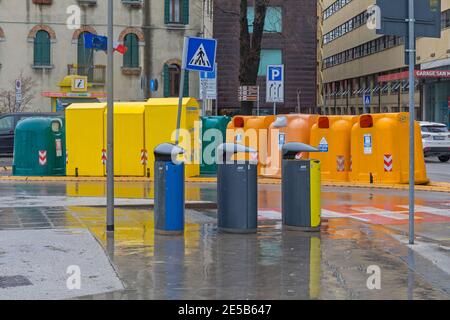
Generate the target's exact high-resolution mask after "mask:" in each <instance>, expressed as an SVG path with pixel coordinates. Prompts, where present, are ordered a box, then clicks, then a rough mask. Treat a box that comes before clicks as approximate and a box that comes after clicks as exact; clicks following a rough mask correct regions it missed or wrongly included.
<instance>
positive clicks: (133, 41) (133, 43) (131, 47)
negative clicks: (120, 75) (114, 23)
mask: <svg viewBox="0 0 450 320" xmlns="http://www.w3.org/2000/svg"><path fill="white" fill-rule="evenodd" d="M124 45H125V47H127V49H128V50H127V52H125V54H124V55H123V67H124V68H139V39H138V36H137V35H135V34H134V33H129V34H127V35H126V36H125V38H124Z"/></svg>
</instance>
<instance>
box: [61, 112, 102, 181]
mask: <svg viewBox="0 0 450 320" xmlns="http://www.w3.org/2000/svg"><path fill="white" fill-rule="evenodd" d="M105 109H106V103H76V104H72V105H70V106H69V107H67V108H66V130H67V131H66V146H67V151H66V153H67V155H66V156H67V176H93V177H100V176H104V175H105V173H106V172H105V165H106V145H105V136H104V135H105V126H106V123H105V121H104V120H105V119H104V117H105Z"/></svg>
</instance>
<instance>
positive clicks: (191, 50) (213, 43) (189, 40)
mask: <svg viewBox="0 0 450 320" xmlns="http://www.w3.org/2000/svg"><path fill="white" fill-rule="evenodd" d="M216 50H217V40H216V39H207V38H194V37H186V38H185V43H184V54H183V58H184V59H183V67H184V68H185V69H186V70H192V71H204V72H213V71H214V65H215V62H216Z"/></svg>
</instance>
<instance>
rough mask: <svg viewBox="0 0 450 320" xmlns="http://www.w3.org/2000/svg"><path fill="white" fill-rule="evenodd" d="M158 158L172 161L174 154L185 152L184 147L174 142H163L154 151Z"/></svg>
mask: <svg viewBox="0 0 450 320" xmlns="http://www.w3.org/2000/svg"><path fill="white" fill-rule="evenodd" d="M153 153H154V154H155V158H156V160H163V161H171V159H172V156H173V155H175V156H176V155H180V154H184V149H183V148H180V147H179V146H177V145H175V144H172V143H162V144H160V145H158V146H157V147H156V148H155V150H154V151H153Z"/></svg>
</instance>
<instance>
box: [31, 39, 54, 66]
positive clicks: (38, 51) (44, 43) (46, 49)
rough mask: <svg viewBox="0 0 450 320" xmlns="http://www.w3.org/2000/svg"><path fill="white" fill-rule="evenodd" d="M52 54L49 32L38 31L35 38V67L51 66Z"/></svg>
mask: <svg viewBox="0 0 450 320" xmlns="http://www.w3.org/2000/svg"><path fill="white" fill-rule="evenodd" d="M50 52H51V50H50V35H49V34H48V32H47V31H44V30H40V31H38V32H37V33H36V37H35V38H34V61H33V63H34V65H36V66H47V65H50Z"/></svg>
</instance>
